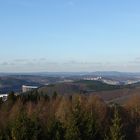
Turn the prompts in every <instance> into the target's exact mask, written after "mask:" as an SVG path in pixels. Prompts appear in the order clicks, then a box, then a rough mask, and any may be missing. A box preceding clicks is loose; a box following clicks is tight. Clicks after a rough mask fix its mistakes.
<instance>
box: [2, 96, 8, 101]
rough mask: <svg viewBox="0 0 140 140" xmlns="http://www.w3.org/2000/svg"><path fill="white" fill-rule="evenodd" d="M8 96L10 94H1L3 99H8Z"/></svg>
mask: <svg viewBox="0 0 140 140" xmlns="http://www.w3.org/2000/svg"><path fill="white" fill-rule="evenodd" d="M7 97H8V94H0V98H2V100H3V101H6V100H7Z"/></svg>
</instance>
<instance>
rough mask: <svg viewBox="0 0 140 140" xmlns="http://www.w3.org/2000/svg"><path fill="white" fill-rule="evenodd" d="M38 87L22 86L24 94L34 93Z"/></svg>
mask: <svg viewBox="0 0 140 140" xmlns="http://www.w3.org/2000/svg"><path fill="white" fill-rule="evenodd" d="M37 88H38V86H26V85H23V86H22V92H23V93H24V92H28V91H32V90H34V89H37Z"/></svg>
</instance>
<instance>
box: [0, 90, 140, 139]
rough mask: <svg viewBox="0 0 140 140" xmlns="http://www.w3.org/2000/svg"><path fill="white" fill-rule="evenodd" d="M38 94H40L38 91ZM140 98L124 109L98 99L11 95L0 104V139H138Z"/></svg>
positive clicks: (139, 133) (74, 96)
mask: <svg viewBox="0 0 140 140" xmlns="http://www.w3.org/2000/svg"><path fill="white" fill-rule="evenodd" d="M36 93H37V91H36ZM139 139H140V96H135V97H133V98H131V99H130V100H129V101H127V102H126V103H125V104H124V105H123V106H121V105H119V104H114V103H110V104H107V103H105V102H104V101H103V100H102V99H101V98H100V97H98V96H93V95H91V96H84V95H73V96H58V95H57V93H54V94H53V96H51V97H49V96H48V95H47V94H43V93H42V94H35V93H33V92H32V93H30V94H23V95H19V96H15V95H14V93H11V94H9V96H8V100H7V101H6V102H3V101H2V100H1V101H0V140H139Z"/></svg>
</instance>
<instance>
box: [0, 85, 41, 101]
mask: <svg viewBox="0 0 140 140" xmlns="http://www.w3.org/2000/svg"><path fill="white" fill-rule="evenodd" d="M37 88H38V86H26V85H23V86H22V93H25V92H28V91H32V90H34V89H37ZM7 97H8V94H0V98H2V100H3V101H6V100H7Z"/></svg>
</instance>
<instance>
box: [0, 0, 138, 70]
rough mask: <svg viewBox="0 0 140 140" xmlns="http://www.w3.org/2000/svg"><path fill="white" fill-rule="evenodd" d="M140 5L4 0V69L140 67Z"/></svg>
mask: <svg viewBox="0 0 140 140" xmlns="http://www.w3.org/2000/svg"><path fill="white" fill-rule="evenodd" d="M139 5H140V1H139V0H0V72H36V71H104V70H105V71H112V70H113V71H114V70H116V71H132V72H139V71H140V8H139Z"/></svg>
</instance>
